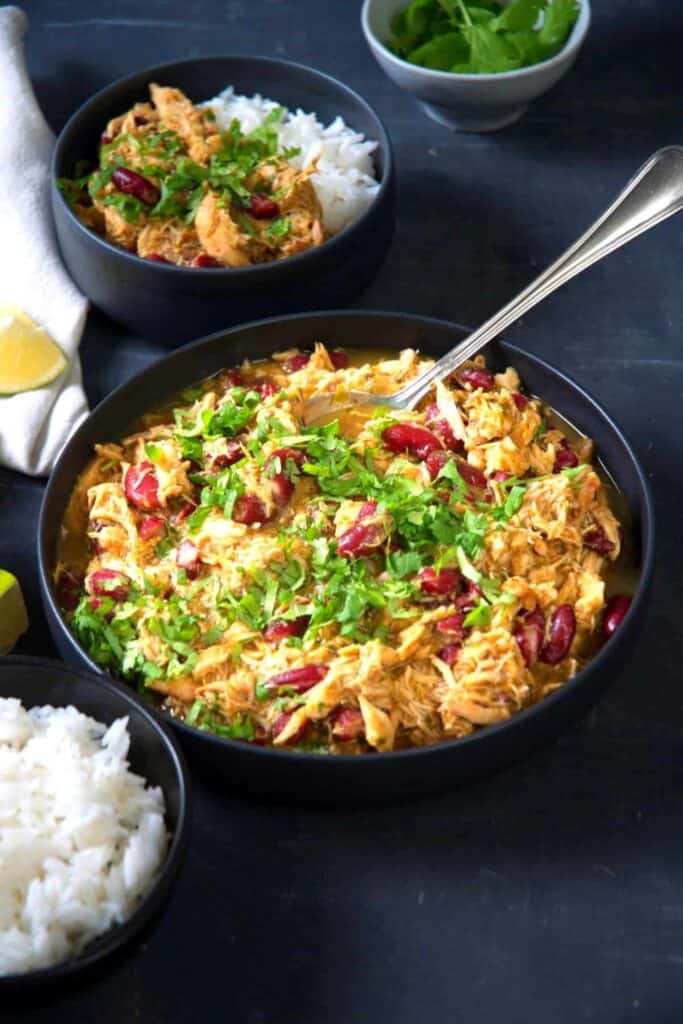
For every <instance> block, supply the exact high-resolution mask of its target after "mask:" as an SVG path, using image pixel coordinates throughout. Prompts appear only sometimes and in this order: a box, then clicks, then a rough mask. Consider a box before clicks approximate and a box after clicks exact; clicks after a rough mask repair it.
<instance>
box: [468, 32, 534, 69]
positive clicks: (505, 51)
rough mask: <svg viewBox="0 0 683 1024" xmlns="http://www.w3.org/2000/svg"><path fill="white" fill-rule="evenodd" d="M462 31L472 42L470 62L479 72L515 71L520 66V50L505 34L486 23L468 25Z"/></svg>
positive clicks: (470, 42) (469, 41)
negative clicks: (485, 24)
mask: <svg viewBox="0 0 683 1024" xmlns="http://www.w3.org/2000/svg"><path fill="white" fill-rule="evenodd" d="M462 33H463V35H464V37H465V39H466V40H467V42H468V43H469V44H470V64H471V66H472V68H473V69H475V71H476V72H477V73H479V74H493V73H496V72H499V71H514V70H515V68H518V67H519V66H520V58H519V53H518V51H517V50H516V49H515V47H514V46H512V45H511V44H510V43H509V42H508V41H507V40H506V39H505V37H504V36H502V35H498V34H497V33H496V32H492V31H491V29H489V28H486V26H484V25H466V26H464V27H463V30H462Z"/></svg>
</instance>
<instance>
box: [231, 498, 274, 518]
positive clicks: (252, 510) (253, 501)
mask: <svg viewBox="0 0 683 1024" xmlns="http://www.w3.org/2000/svg"><path fill="white" fill-rule="evenodd" d="M232 518H233V519H234V521H235V522H236V523H244V524H245V526H253V525H254V523H267V522H268V513H267V512H266V506H265V505H264V504H263V502H262V501H261V499H260V498H259V497H258V496H257V495H256V494H241V495H240V497H239V498H238V499H237V501H236V502H235V504H234V507H233V510H232Z"/></svg>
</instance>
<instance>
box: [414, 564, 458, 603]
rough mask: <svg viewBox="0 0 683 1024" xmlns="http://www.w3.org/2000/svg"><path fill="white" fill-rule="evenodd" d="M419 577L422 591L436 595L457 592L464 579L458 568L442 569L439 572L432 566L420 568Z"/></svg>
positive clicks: (449, 594) (444, 595)
mask: <svg viewBox="0 0 683 1024" xmlns="http://www.w3.org/2000/svg"><path fill="white" fill-rule="evenodd" d="M417 578H418V579H419V581H420V589H421V590H422V592H423V593H424V594H430V595H433V596H435V597H450V596H451V594H455V592H456V591H457V589H458V586H459V585H460V580H461V579H462V577H461V575H460V572H459V571H458V569H441V570H440V571H439V572H438V573H437V572H436V570H435V569H432V567H431V566H427V568H425V569H420V571H419V573H418V574H417Z"/></svg>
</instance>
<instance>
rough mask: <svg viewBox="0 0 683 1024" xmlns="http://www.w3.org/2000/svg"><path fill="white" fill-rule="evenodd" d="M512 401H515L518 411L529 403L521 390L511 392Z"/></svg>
mask: <svg viewBox="0 0 683 1024" xmlns="http://www.w3.org/2000/svg"><path fill="white" fill-rule="evenodd" d="M512 401H513V402H514V403H515V405H516V406H517V408H518V409H519V411H520V412H521V411H522V409H526V407H527V405H528V404H529V399H528V398H527V397H526V395H523V394H522V392H521V391H513V392H512Z"/></svg>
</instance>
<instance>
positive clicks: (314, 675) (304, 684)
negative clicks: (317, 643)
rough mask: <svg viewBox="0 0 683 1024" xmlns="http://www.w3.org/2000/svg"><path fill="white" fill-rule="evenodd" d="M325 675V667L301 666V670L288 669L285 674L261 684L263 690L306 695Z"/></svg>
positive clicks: (282, 673)
mask: <svg viewBox="0 0 683 1024" xmlns="http://www.w3.org/2000/svg"><path fill="white" fill-rule="evenodd" d="M326 675H327V665H303V666H302V667H301V668H288V669H287V671H286V672H280V673H279V675H276V676H272V677H271V678H270V679H268V680H266V682H265V683H264V684H263V687H264V689H265V690H294V692H295V693H306V691H307V690H310V689H311V687H313V686H315V684H316V683H319V682H320V680H321V679H324V678H325V676H326Z"/></svg>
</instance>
